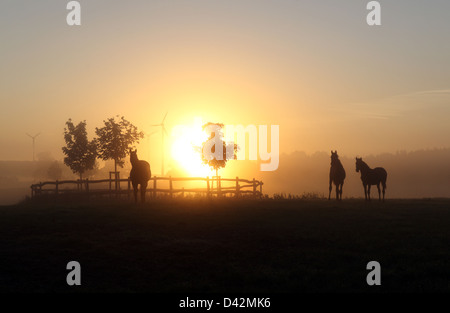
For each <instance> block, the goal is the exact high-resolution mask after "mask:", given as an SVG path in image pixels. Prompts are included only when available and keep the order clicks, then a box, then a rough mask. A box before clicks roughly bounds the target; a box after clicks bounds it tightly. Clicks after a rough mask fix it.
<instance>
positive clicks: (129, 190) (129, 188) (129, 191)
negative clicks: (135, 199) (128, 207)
mask: <svg viewBox="0 0 450 313" xmlns="http://www.w3.org/2000/svg"><path fill="white" fill-rule="evenodd" d="M130 196H131V179H130V177H128V199H130Z"/></svg>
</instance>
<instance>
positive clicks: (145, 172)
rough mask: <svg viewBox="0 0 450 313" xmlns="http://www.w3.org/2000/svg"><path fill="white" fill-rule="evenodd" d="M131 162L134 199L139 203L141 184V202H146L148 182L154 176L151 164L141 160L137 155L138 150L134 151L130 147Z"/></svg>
mask: <svg viewBox="0 0 450 313" xmlns="http://www.w3.org/2000/svg"><path fill="white" fill-rule="evenodd" d="M130 162H131V166H132V168H131V172H130V179H131V184H132V185H133V191H134V201H135V202H136V203H137V201H138V200H137V194H138V185H141V202H142V203H144V202H145V192H146V189H147V184H148V181H149V180H150V178H151V177H152V172H151V171H150V164H148V162H146V161H143V160H139V159H138V156H137V150H135V151H132V150H131V149H130Z"/></svg>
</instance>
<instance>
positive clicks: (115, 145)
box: [95, 116, 144, 172]
mask: <svg viewBox="0 0 450 313" xmlns="http://www.w3.org/2000/svg"><path fill="white" fill-rule="evenodd" d="M116 117H117V118H118V116H116ZM103 123H104V124H105V126H103V127H102V128H96V129H95V133H96V134H97V136H98V138H97V141H98V149H99V152H98V154H99V157H100V158H101V159H102V160H104V161H106V160H110V159H111V160H114V171H115V172H117V165H119V166H120V167H123V164H124V161H123V159H124V158H125V157H126V156H127V154H128V151H129V150H130V148H132V146H133V144H134V143H135V142H136V143H139V139H140V138H144V133H143V132H138V129H137V127H136V126H134V125H133V124H131V123H130V122H129V121H127V120H126V119H125V118H124V117H123V116H122V117H121V118H120V119H118V120H117V121H116V120H115V118H109V119H107V120H106V121H103Z"/></svg>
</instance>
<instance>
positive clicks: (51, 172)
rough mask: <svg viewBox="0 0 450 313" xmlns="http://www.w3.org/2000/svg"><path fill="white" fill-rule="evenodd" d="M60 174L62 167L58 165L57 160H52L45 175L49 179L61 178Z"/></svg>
mask: <svg viewBox="0 0 450 313" xmlns="http://www.w3.org/2000/svg"><path fill="white" fill-rule="evenodd" d="M61 175H62V168H61V166H60V165H59V162H58V161H53V162H52V164H50V166H49V167H48V170H47V176H48V177H49V178H50V179H53V180H58V179H60V178H61Z"/></svg>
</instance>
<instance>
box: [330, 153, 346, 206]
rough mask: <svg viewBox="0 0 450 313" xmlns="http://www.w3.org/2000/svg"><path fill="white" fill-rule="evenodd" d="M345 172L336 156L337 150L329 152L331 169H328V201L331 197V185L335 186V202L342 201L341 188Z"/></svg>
mask: <svg viewBox="0 0 450 313" xmlns="http://www.w3.org/2000/svg"><path fill="white" fill-rule="evenodd" d="M344 179H345V170H344V167H343V166H342V163H341V161H339V157H338V154H337V150H336V151H335V152H333V150H331V168H330V188H329V190H330V192H329V193H328V200H330V197H331V189H332V184H331V183H334V185H335V186H336V200H342V187H343V186H344Z"/></svg>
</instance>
